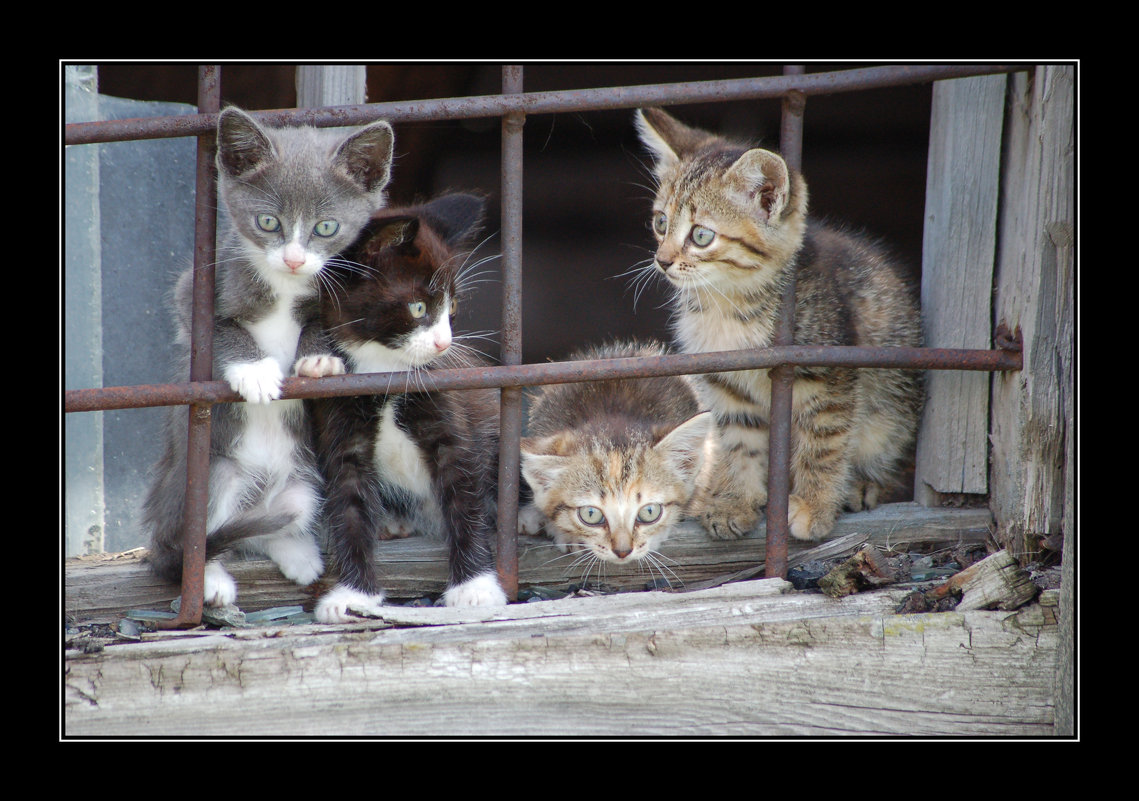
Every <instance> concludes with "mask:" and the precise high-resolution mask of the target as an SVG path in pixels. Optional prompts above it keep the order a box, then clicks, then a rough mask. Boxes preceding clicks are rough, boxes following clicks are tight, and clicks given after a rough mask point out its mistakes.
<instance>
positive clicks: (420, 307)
mask: <svg viewBox="0 0 1139 801" xmlns="http://www.w3.org/2000/svg"><path fill="white" fill-rule="evenodd" d="M407 310H408V311H410V312H411V316H412V317H414V318H415V319H417V320H418V319H419V318H420V317H422V316H423V315H425V314H427V304H426V303H424V302H423V301H422V300H416V301H413V302H411V303H409V304H407Z"/></svg>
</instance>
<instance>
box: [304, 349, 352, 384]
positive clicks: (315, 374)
mask: <svg viewBox="0 0 1139 801" xmlns="http://www.w3.org/2000/svg"><path fill="white" fill-rule="evenodd" d="M346 372H347V369H346V368H345V367H344V360H343V359H341V358H340V357H339V356H333V355H331V354H328V353H322V354H320V355H319V356H302V357H301V358H299V359H297V363H296V364H294V365H293V375H299V376H305V377H307V378H324V377H325V376H326V375H344V373H346Z"/></svg>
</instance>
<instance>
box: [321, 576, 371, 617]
mask: <svg viewBox="0 0 1139 801" xmlns="http://www.w3.org/2000/svg"><path fill="white" fill-rule="evenodd" d="M383 603H384V594H383V593H377V594H376V595H368V594H367V593H366V592H361V591H360V590H356V589H353V588H351V587H346V586H345V585H343V584H337V585H336V586H335V587H333V588H332V590H330V591H329V592H328V593H326V594H325V595H324V597H322V598H321V599H320V600H319V601H317V604H316V609H315V610H314V613H313V614H314V615H315V616H316V619H317V620H318V621H319V622H321V623H351V622H352V621H354V620H359V619H360V618H362V617H381V616H382V614H383Z"/></svg>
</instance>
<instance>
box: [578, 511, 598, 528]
mask: <svg viewBox="0 0 1139 801" xmlns="http://www.w3.org/2000/svg"><path fill="white" fill-rule="evenodd" d="M577 516H578V519H580V520H581V522H583V523H585V524H586V525H587V526H600V525H601V524H602V523H604V522H605V515H604V514H602V512H601V510H600V509H598V508H597V507H596V506H579V507H578V510H577Z"/></svg>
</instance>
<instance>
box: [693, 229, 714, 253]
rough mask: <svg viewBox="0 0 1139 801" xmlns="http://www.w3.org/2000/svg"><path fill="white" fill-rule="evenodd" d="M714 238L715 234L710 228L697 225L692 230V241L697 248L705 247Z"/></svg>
mask: <svg viewBox="0 0 1139 801" xmlns="http://www.w3.org/2000/svg"><path fill="white" fill-rule="evenodd" d="M715 238H716V232H715V231H713V230H712V229H711V228H705V227H704V226H703V225H697V226H696V227H695V228H693V229H692V241H693V242H695V243H696V245H697V246H698V247H702V248H703V247H707V246H708V245H710V244H711V243H712V240H713V239H715Z"/></svg>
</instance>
